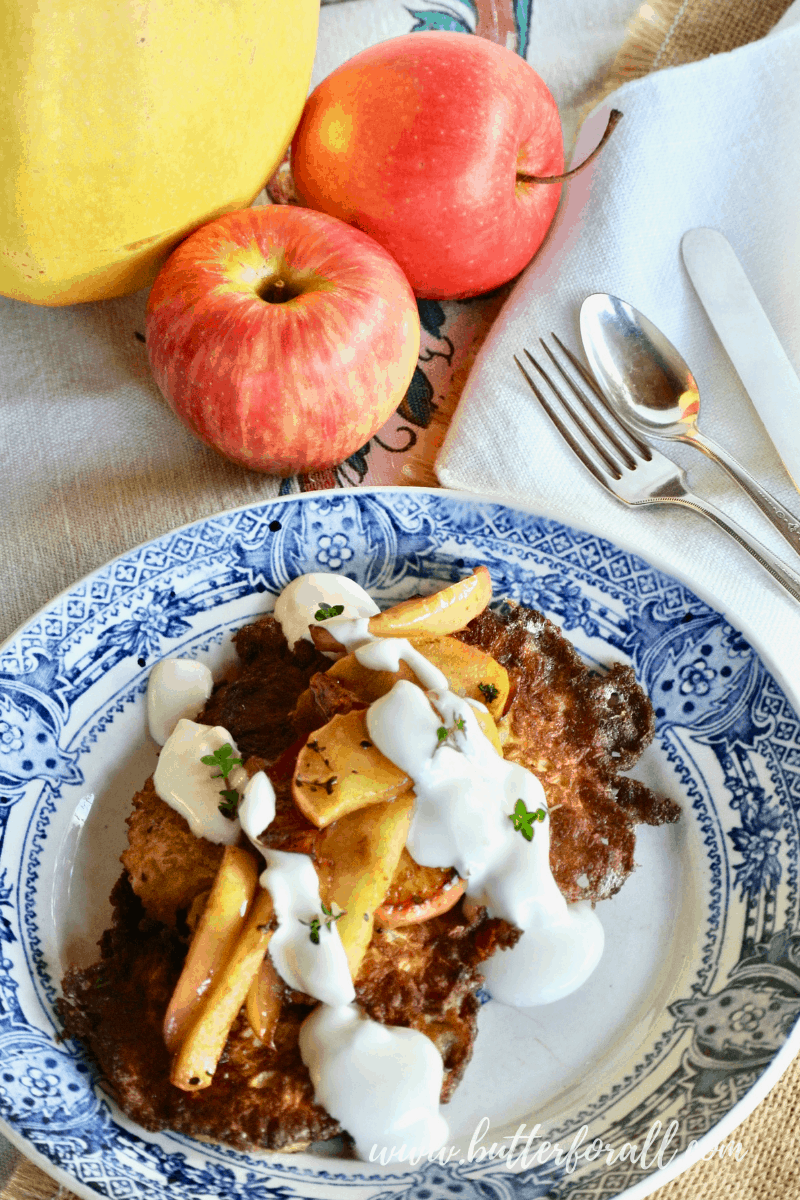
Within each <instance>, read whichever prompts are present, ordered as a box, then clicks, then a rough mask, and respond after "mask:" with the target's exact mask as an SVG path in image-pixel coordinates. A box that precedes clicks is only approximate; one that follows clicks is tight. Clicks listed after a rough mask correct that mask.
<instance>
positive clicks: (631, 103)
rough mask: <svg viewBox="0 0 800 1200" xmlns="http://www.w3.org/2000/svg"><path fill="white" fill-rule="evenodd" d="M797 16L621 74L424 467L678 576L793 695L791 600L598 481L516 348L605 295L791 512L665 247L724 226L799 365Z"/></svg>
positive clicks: (563, 326) (743, 509)
mask: <svg viewBox="0 0 800 1200" xmlns="http://www.w3.org/2000/svg"><path fill="white" fill-rule="evenodd" d="M798 17H800V0H796V3H795V4H794V5H793V6H792V9H791V10H790V12H789V14H787V17H786V18H784V20H783V21H782V22H781V28H780V30H779V31H777V32H776V31H773V33H772V34H771V35H770V36H768V37H766V38H764V39H763V40H761V41H759V42H755V43H752V44H751V45H749V46H744V47H742V48H740V49H737V50H735V51H733V52H731V53H729V54H720V55H717V56H714V57H713V58H710V59H706V60H705V61H703V62H698V63H692V64H689V65H687V66H683V67H677V68H674V69H672V70H668V71H662V72H659V73H657V74H654V75H651V76H648V77H646V78H644V79H641V80H638V81H635V82H632V83H629V84H626V85H625V86H624V87H622V88H620V89H619V90H618V91H617V92H615V93H614V94H613V95H612V96H611V97H609V98H608V100H607V101H605V102H604V103H603V106H602V109H601V110H597V111H596V112H595V113H593V114H592V116H591V117H590V118H589V120H588V121H587V123H586V125H585V126H584V128H583V130H582V131H581V137H580V139H579V142H578V146H577V148H576V152H575V162H579V161H581V159H582V158H583V157H585V155H586V153H587V151H588V149H590V148H591V146H592V145H594V144H595V143H596V141H597V140H598V138H599V135H600V132H601V131H602V129H603V128H604V126H605V120H606V116H607V113H608V110H609V108H611V107H614V108H618V109H621V110H622V112H623V113H624V118H623V120H622V122H621V123H620V125H619V126H618V128H617V130H616V132H615V133H614V135H613V137H612V138H611V140H610V141H609V143H608V144H607V146H606V147H605V148H604V150H603V151H602V153H601V154H600V155H599V157H598V159H596V160H595V163H594V164H592V165H591V166H590V167H589V168H587V170H586V171H585V172H584V173H582V174H580V175H578V176H576V177H575V179H574V180H572V181H571V182H570V184H569V187H568V191H567V194H566V196H565V198H564V200H563V202H562V206H561V210H560V213H559V215H558V217H557V220H556V223H555V224H554V226H553V229H552V230H551V233H550V235H549V236H548V240H547V241H546V242H545V245H544V247H543V248H542V251H541V252H540V254H539V255H538V257H537V258H536V259H535V260H534V262H533V263H532V265H531V266H530V267H529V268H528V270H527V271H526V273H525V274H524V275H523V276H522V278H521V279H520V282H519V283H518V284H517V286H516V288H515V289H514V291H513V293H512V295H511V297H510V299H509V300H508V302H507V304H506V305H505V307H504V309H503V310H502V312H501V314H500V316H499V318H498V320H497V322H496V324H495V326H494V327H493V329H492V332H491V334H490V337H489V339H488V341H487V342H486V344H485V345H484V347H483V349H482V351H481V353H480V355H479V357H478V359H477V361H476V363H475V366H474V368H473V371H472V373H471V375H470V378H469V379H468V381H467V385H466V388H465V391H464V393H463V397H462V400H461V402H460V405H459V408H458V411H457V413H456V416H455V419H454V421H453V423H452V425H451V427H450V431H449V433H448V436H447V439H446V441H445V443H444V446H443V448H442V451H441V453H440V455H439V458H438V460H437V463H436V469H437V474H438V476H439V479H440V481H441V482H442V483H443V484H445V485H446V486H449V487H456V488H465V489H467V490H469V491H472V492H475V493H478V494H481V495H487V496H489V495H491V496H494V497H496V498H501V499H503V500H505V501H507V502H511V503H517V504H519V505H522V506H524V507H526V508H529V509H533V510H534V511H538V512H541V513H544V514H546V515H551V516H554V517H557V518H558V519H560V520H563V521H565V522H567V523H569V524H571V525H573V526H575V527H578V528H583V529H588V530H591V531H593V532H596V533H599V534H601V535H602V536H604V537H607V538H609V539H611V540H612V541H615V542H617V543H619V544H620V545H623V546H625V547H627V548H629V549H633V550H636V551H638V552H639V553H641V555H642V556H643V557H645V558H649V559H650V560H651V561H654V562H655V563H656V564H657V565H660V566H661V567H662V568H663V569H664V570H666V571H668V572H669V573H671V574H674V575H676V576H678V577H680V578H682V579H683V580H685V581H686V582H687V583H689V585H690V586H692V587H693V588H694V589H695V590H696V591H697V592H698V593H699V594H700V595H701V596H703V597H704V598H706V599H709V600H711V601H712V602H713V603H714V604H715V607H717V608H719V609H720V610H722V611H724V612H726V613H727V615H728V616H729V619H730V620H731V621H732V622H733V623H734V624H736V625H737V626H738V627H739V628H740V629H742V631H743V632H744V633H745V634H746V635H749V636H750V637H751V638H752V639H753V640H755V642H756V644H757V645H758V647H759V648H760V649H761V650H762V651H763V653H764V656H765V658H766V659H767V661H768V662H770V663H771V665H772V666H773V667H775V668H777V669H778V670H777V673H778V675H779V677H782V679H783V682H784V685H785V686H787V687H788V688H789V690H793V691H794V692H795V695H800V603H798V602H797V601H795V600H793V599H791V598H790V597H789V596H788V595H787V594H786V593H785V592H784V591H783V590H782V589H781V588H780V587H779V586H778V585H777V584H776V583H775V582H774V581H773V580H772V579H771V577H770V576H769V575H767V574H766V573H765V572H764V571H763V570H762V569H761V568H760V567H759V566H758V564H757V563H756V562H755V561H754V560H753V559H751V558H750V556H749V555H748V554H747V553H746V552H745V551H743V550H742V549H741V548H740V547H739V546H738V545H736V544H735V543H734V542H733V541H732V540H730V539H729V538H727V537H726V536H725V535H724V534H723V533H721V532H720V531H718V530H717V529H716V528H715V527H714V526H712V525H711V523H710V522H708V521H706V520H704V519H703V518H702V517H700V516H697V515H696V514H694V513H690V512H687V511H685V510H676V509H673V508H666V507H659V508H647V509H644V510H642V509H636V510H633V509H628V508H626V507H624V506H623V505H622V504H621V503H620V502H619V501H617V500H615V499H614V498H613V497H612V496H611V495H609V494H608V493H607V492H605V491H604V489H603V488H602V487H601V486H600V485H599V484H598V483H596V481H595V480H594V479H593V478H592V476H590V474H589V473H588V471H587V470H586V469H585V468H584V467H583V466H582V465H581V464H580V463H579V462H578V460H577V458H576V457H575V456H574V455H573V453H572V451H571V450H570V449H569V448H568V447H567V446H566V445H565V444H564V442H563V441H562V440H561V437H560V435H559V434H558V433H557V432H556V431H555V429H554V428H553V427H552V426H551V425H550V423H549V420H548V418H547V417H546V416H545V415H544V413H543V412H542V410H541V408H540V407H539V404H538V401H537V400H536V399H535V398H534V396H533V395H532V393H531V392H530V391H529V390H528V388H527V385H526V384H525V382H524V381H523V379H522V377H521V375H520V373H519V371H518V370H517V367H516V366H515V364H514V361H513V355H514V354H519V352H520V350H521V349H522V347H524V346H527V347H528V348H530V349H531V350H532V351H533V350H534V349H535V348H538V339H539V337H540V336H543V335H545V334H549V333H550V332H551V331H555V332H556V333H558V334H559V336H560V337H561V338H562V340H564V341H565V342H566V343H567V344H568V345H571V348H572V349H573V350H575V351H578V350H579V349H580V345H581V344H580V335H579V330H578V313H579V309H580V304H581V302H582V301H583V299H584V298H585V297H586V296H588V295H589V294H591V293H592V292H611V293H613V294H615V295H617V296H620V297H621V298H622V299H624V300H627V301H628V302H630V303H631V304H633V305H634V306H635V307H636V308H638V309H639V310H640V311H641V312H643V313H644V314H645V315H646V316H647V317H649V318H650V320H651V321H653V322H654V323H655V324H656V325H657V326H658V327H659V328H660V329H662V330H663V332H664V333H665V334H666V335H667V337H669V338H670V340H671V341H672V342H673V343H674V344H675V345H676V346H677V347H678V349H679V350H680V352H681V353H682V354H683V357H684V358H685V359H686V361H687V363H688V364H689V366H690V368H691V370H692V372H693V373H694V375H695V377H696V379H697V381H698V384H699V386H700V394H701V414H700V421H699V425H700V428H701V429H702V430H704V431H705V432H707V433H708V434H710V435H711V436H712V437H714V438H715V439H716V440H717V441H719V442H721V443H722V444H723V445H725V446H726V447H727V448H728V449H729V450H730V451H732V452H733V453H734V454H735V455H736V456H737V457H738V458H739V459H740V460H741V461H742V462H743V463H744V464H745V465H746V466H747V467H748V469H749V470H750V471H751V473H752V474H754V475H755V476H756V477H757V478H758V479H759V480H760V481H761V482H762V484H763V485H764V486H765V487H767V488H768V489H769V490H770V491H772V492H773V494H774V495H775V496H777V497H778V498H779V499H781V500H782V501H783V502H784V503H785V504H786V505H787V507H789V508H790V509H792V510H793V511H794V512H796V513H798V514H800V495H798V493H797V491H795V489H794V488H793V486H792V484H791V481H790V479H789V477H788V475H787V474H786V472H785V470H784V468H783V466H782V464H781V462H780V459H779V458H778V456H777V454H776V452H775V450H774V448H773V447H772V445H771V443H770V442H769V440H768V438H767V435H766V432H765V430H764V427H763V425H762V424H761V422H760V420H759V418H758V416H757V415H756V412H755V410H754V408H753V406H752V404H751V403H750V401H749V399H748V397H747V395H746V393H745V391H744V389H743V387H742V386H741V384H740V382H739V380H738V376H737V375H736V373H735V371H734V369H733V367H732V365H731V363H730V361H729V359H728V358H727V355H726V354H725V351H724V350H723V348H722V345H721V343H720V342H719V340H718V339H717V337H716V335H715V333H714V332H713V330H712V328H711V325H710V323H709V321H708V318H707V317H706V315H705V311H704V310H703V308H702V306H701V304H700V301H699V299H698V298H697V295H696V293H695V292H694V289H693V287H692V284H691V282H690V280H689V277H688V275H687V274H686V271H685V268H684V267H683V263H682V260H681V257H680V240H681V236H682V234H683V233H684V232H685V231H686V230H687V229H690V228H693V227H696V226H711V227H713V228H716V229H719V230H720V231H722V232H723V233H724V234H725V235H726V236H727V237H728V239H729V240H730V242H731V243H732V245H733V247H734V249H735V250H736V252H737V254H738V255H739V258H740V260H741V262H742V264H743V266H744V268H745V270H746V271H747V274H748V276H749V278H750V281H751V282H752V284H753V286H754V288H755V291H756V294H757V295H758V296H759V298H760V299H761V302H762V304H763V306H764V308H765V310H766V312H767V314H768V316H769V317H770V319H771V321H772V323H773V325H774V327H775V330H776V332H777V334H778V337H779V339H780V340H781V342H782V344H783V346H784V348H785V350H786V352H787V354H788V355H789V357H790V359H791V360H792V361H793V364H794V366H795V367H797V368H800V24H798V21H797V19H798ZM793 419H794V420H797V419H798V417H797V415H796V414H795V416H794V418H793ZM659 449H661V450H663V451H664V452H665V453H666V454H667V455H668V456H669V457H671V458H674V459H675V460H676V461H680V463H681V464H682V465H683V466H684V467H685V468H686V469H687V470H688V473H689V481H690V484H691V485H692V487H693V489H694V490H695V491H696V492H698V493H700V494H702V495H705V496H707V497H708V498H709V499H711V500H713V501H714V502H716V503H717V504H718V505H719V507H720V508H723V509H725V510H727V512H728V513H729V514H730V515H731V516H733V517H735V518H736V519H737V520H738V521H739V522H740V523H741V524H743V525H745V526H746V527H747V528H748V529H749V530H750V531H751V532H752V533H753V534H755V535H756V536H757V537H759V538H760V539H761V540H762V541H763V542H766V543H767V544H768V545H770V546H771V548H772V549H773V550H774V551H776V552H777V553H778V554H780V555H781V556H782V557H783V558H784V559H785V561H787V562H789V563H790V564H791V565H792V566H794V567H795V569H796V570H800V558H798V557H797V556H795V555H794V554H793V552H792V550H791V549H790V547H789V546H788V545H787V544H786V543H785V542H783V539H782V538H781V537H780V536H779V535H778V534H776V533H775V532H774V531H773V529H772V527H771V526H770V525H769V523H768V522H767V521H766V520H765V519H763V518H762V517H761V515H760V514H759V513H758V511H757V510H756V509H755V507H754V506H753V505H752V503H751V502H750V501H749V500H747V498H746V497H745V496H744V495H743V494H742V493H741V492H740V491H739V489H738V487H737V486H736V485H735V484H734V483H733V482H732V481H731V480H730V479H729V478H728V476H727V475H725V474H724V473H723V471H722V470H721V469H720V468H719V467H717V466H715V465H714V464H713V463H710V462H709V461H708V460H707V459H706V458H705V457H704V456H703V455H702V454H700V453H699V452H698V451H696V450H693V449H690V448H688V447H684V446H679V445H677V444H676V443H666V442H661V443H659Z"/></svg>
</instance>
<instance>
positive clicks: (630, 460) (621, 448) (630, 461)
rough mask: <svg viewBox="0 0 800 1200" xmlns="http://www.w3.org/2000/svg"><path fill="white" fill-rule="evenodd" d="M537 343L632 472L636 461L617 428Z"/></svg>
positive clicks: (549, 351)
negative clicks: (621, 439) (613, 426)
mask: <svg viewBox="0 0 800 1200" xmlns="http://www.w3.org/2000/svg"><path fill="white" fill-rule="evenodd" d="M539 341H540V342H541V345H542V349H543V350H544V352H545V354H546V355H547V356H548V358H549V359H550V361H551V362H552V364H553V366H554V367H555V368H556V370H557V371H558V373H559V374H560V376H561V378H562V379H563V380H564V381H565V383H567V384H568V385H569V389H570V391H571V392H572V394H573V395H574V396H575V397H576V398H577V399H578V400H579V401H580V403H581V406H582V408H583V411H584V413H585V414H586V416H587V417H588V418H589V420H590V421H591V423H592V426H593V427H594V429H599V430H600V431H601V432H602V433H603V434H604V435H605V437H606V438H607V439H608V441H609V442H610V443H611V445H612V446H613V447H614V449H615V450H616V452H617V454H619V456H620V457H621V459H622V461H623V463H624V464H625V466H626V467H627V468H628V470H629V471H632V470H633V468H634V467H635V466H636V460H635V459H634V457H633V455H632V454H631V452H630V450H629V449H628V447H627V446H626V445H625V444H624V442H622V441H620V438H619V434H618V433H617V431H616V428H618V427H616V428H614V429H612V428H611V426H610V425H609V424H608V422H607V421H606V419H605V417H604V416H603V414H602V413H600V412H598V411H597V408H596V406H595V405H593V404H592V402H591V400H590V399H589V397H588V396H587V395H586V393H585V392H584V391H583V389H582V388H581V386H580V384H579V383H576V382H575V380H574V379H570V377H569V375H568V374H567V372H566V371H565V370H564V368H563V366H562V365H561V363H560V362H559V361H558V359H557V358H556V356H555V355H554V354H553V351H552V350H551V349H550V347H549V346H548V345H547V343H546V342H545V341H544V340H543V339H542V338H539ZM525 353H526V354H528V351H527V350H526V351H525ZM528 357H529V358H530V357H531V356H530V354H528ZM531 361H534V360H533V359H531ZM535 365H536V367H537V368H538V370H539V373H540V374H541V375H544V378H545V379H547V382H548V383H549V384H550V387H551V388H552V389H553V391H554V392H555V393H556V395H557V396H558V398H559V399H560V400H561V402H562V404H566V405H567V410H568V411H570V409H569V405H568V402H567V401H566V400H565V399H564V396H563V395H562V394H561V392H560V391H559V390H558V388H557V387H556V385H555V384H554V383H553V381H552V379H548V377H547V375H545V374H544V371H542V368H541V367H540V366H539V364H538V363H536V364H535ZM571 415H572V419H573V420H574V421H578V420H579V418H578V415H577V414H576V413H575V412H574V411H572V412H571ZM584 432H585V433H586V436H587V437H590V438H591V440H592V444H593V445H594V446H595V449H597V450H598V451H600V453H602V449H601V447H600V445H599V444H598V443H597V441H596V440H595V438H594V437H593V436H592V435H591V434H590V433H588V432H587V431H586V430H584Z"/></svg>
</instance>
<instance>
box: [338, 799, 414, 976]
mask: <svg viewBox="0 0 800 1200" xmlns="http://www.w3.org/2000/svg"><path fill="white" fill-rule="evenodd" d="M413 806H414V794H413V792H410V791H409V792H407V793H406V794H405V795H404V796H401V797H399V798H398V799H397V800H390V801H385V802H384V803H381V804H373V805H372V806H371V807H370V808H368V809H366V810H365V811H364V812H354V813H350V814H349V815H348V816H346V817H342V818H341V820H339V821H336V822H335V823H334V824H333V825H329V826H328V828H327V829H326V830H325V832H324V834H323V835H322V836H321V838H320V839H319V841H318V843H317V846H316V851H315V857H316V862H317V870H318V872H319V876H320V895H321V896H322V897H323V898H324V899H325V902H326V903H327V905H328V907H329V908H330V907H332V906H333V905H334V904H335V905H337V906H338V908H339V909H341V910H343V915H342V916H341V917H339V919H338V920H337V922H336V927H337V929H338V930H339V936H340V937H341V939H342V944H343V946H344V948H345V952H346V954H347V961H348V964H349V966H350V974H351V976H352V978H353V979H355V978H356V976H357V975H358V971H359V968H360V966H361V961H362V959H363V957H364V954H365V953H366V949H367V946H368V945H369V943H370V939H371V938H372V928H373V923H374V914H375V909H376V908H377V907H378V906H379V905H380V903H381V902H382V900H383V898H384V896H385V895H386V892H387V891H388V889H389V884H390V883H391V881H392V876H393V875H394V873H395V870H396V869H397V864H398V862H399V861H400V855H401V854H402V852H403V848H404V846H405V844H406V836H407V834H408V827H409V825H410V823H411V810H412V808H413Z"/></svg>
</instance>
